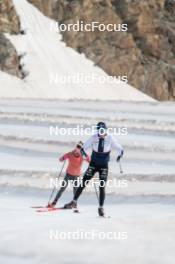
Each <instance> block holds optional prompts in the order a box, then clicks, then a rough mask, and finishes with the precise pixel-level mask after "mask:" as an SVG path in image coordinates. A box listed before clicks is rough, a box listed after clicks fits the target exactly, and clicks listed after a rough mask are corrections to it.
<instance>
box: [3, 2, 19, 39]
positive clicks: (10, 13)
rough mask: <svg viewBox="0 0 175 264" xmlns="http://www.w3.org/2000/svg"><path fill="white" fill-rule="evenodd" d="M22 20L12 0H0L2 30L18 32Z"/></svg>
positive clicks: (12, 32)
mask: <svg viewBox="0 0 175 264" xmlns="http://www.w3.org/2000/svg"><path fill="white" fill-rule="evenodd" d="M19 31H20V21H19V18H18V15H17V14H16V11H15V8H14V6H13V3H12V1H11V0H0V32H7V33H11V34H18V33H19Z"/></svg>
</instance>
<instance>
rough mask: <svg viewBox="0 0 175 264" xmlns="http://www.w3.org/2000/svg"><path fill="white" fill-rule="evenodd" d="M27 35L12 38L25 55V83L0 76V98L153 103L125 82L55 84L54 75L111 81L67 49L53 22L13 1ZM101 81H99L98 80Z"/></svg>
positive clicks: (91, 64)
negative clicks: (53, 26)
mask: <svg viewBox="0 0 175 264" xmlns="http://www.w3.org/2000/svg"><path fill="white" fill-rule="evenodd" d="M13 2H14V5H15V7H16V10H17V13H18V14H19V16H20V19H21V25H22V28H23V29H24V30H25V31H26V34H25V35H20V36H8V37H9V38H10V40H11V41H12V42H13V44H14V45H15V47H16V49H17V51H18V53H19V54H21V53H23V52H25V53H26V56H24V59H23V60H24V61H23V63H24V65H25V70H26V71H28V72H29V75H28V77H27V78H26V81H25V83H24V82H23V81H21V80H17V79H16V78H14V77H11V76H9V75H7V74H4V73H2V72H0V97H33V98H59V99H74V98H77V99H93V100H94V99H99V100H124V101H125V100H126V101H130V100H132V101H133V100H134V101H153V99H152V98H150V97H149V96H147V95H145V94H143V93H141V92H139V91H138V90H137V89H135V88H133V87H131V86H129V85H127V84H126V83H124V82H120V83H117V84H116V83H115V84H109V83H106V84H99V81H97V80H96V81H95V82H93V83H91V84H89V83H86V84H85V83H84V82H81V83H79V84H77V83H75V82H74V83H67V84H62V83H53V82H52V83H51V82H50V74H58V75H59V76H60V77H61V76H62V77H63V76H68V75H71V76H77V75H78V74H81V75H84V76H86V77H89V76H92V75H94V76H99V77H107V75H106V73H104V71H103V70H101V69H100V68H98V67H96V66H94V64H93V62H92V61H90V60H88V59H87V58H85V56H84V55H80V54H78V53H77V52H76V51H74V50H73V49H71V48H69V47H66V45H65V43H64V42H62V41H61V35H60V34H58V33H56V32H53V31H51V29H50V25H51V19H49V18H47V17H45V16H44V15H43V14H42V13H40V12H39V11H38V10H37V9H36V8H35V7H34V6H33V5H31V4H29V3H28V2H27V1H26V0H13ZM96 79H98V78H96Z"/></svg>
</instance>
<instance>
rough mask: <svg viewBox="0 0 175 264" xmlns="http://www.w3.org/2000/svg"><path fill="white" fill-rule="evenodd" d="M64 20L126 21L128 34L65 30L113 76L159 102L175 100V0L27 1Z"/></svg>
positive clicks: (70, 39) (68, 40) (66, 36)
mask: <svg viewBox="0 0 175 264" xmlns="http://www.w3.org/2000/svg"><path fill="white" fill-rule="evenodd" d="M28 1H29V2H31V3H33V4H35V5H36V6H37V7H38V8H39V9H40V10H41V11H42V12H43V13H44V14H45V15H47V16H49V17H51V18H54V19H55V20H57V21H59V22H60V23H65V24H68V23H76V22H77V21H78V20H79V21H80V20H82V21H84V22H85V23H88V22H91V21H100V22H102V23H105V24H107V23H127V24H128V31H127V32H117V33H116V32H99V31H95V32H63V33H62V34H63V39H64V41H65V42H66V43H67V45H68V46H70V47H72V48H74V49H76V50H77V51H79V52H83V53H85V54H86V56H87V57H88V58H89V59H91V60H93V61H94V62H95V63H96V64H97V65H99V66H100V67H101V68H102V69H104V70H105V71H106V72H107V73H108V74H109V75H113V76H121V75H125V76H126V75H127V76H128V81H129V83H130V84H132V85H134V86H135V87H136V88H138V89H139V90H141V91H143V92H145V93H147V94H149V95H151V96H153V97H154V98H156V99H158V100H174V99H175V77H174V76H175V1H174V0H142V1H140V0H132V1H131V0H81V1H80V0H71V1H70V0H69V1H68V0H57V1H55V0H49V1H47V0H28Z"/></svg>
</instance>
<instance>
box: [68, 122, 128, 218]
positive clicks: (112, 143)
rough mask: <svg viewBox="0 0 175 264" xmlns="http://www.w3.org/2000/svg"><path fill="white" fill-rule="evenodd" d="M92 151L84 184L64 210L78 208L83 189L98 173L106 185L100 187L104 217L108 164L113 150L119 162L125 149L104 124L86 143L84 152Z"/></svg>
mask: <svg viewBox="0 0 175 264" xmlns="http://www.w3.org/2000/svg"><path fill="white" fill-rule="evenodd" d="M90 148H91V149H92V154H91V161H90V164H89V167H88V169H87V170H86V172H85V174H84V177H83V180H82V183H81V185H80V186H79V187H78V189H77V191H76V193H75V195H74V197H73V200H72V201H71V202H70V203H68V204H65V206H64V208H68V209H69V208H75V207H76V206H77V200H78V198H79V196H80V195H81V193H82V191H83V189H84V188H85V187H86V185H87V183H88V182H89V181H90V180H91V179H92V177H93V176H94V174H95V173H96V172H98V173H99V179H100V181H103V182H104V184H100V186H99V208H98V213H99V215H100V216H104V209H103V204H104V200H105V185H106V181H107V177H108V163H109V160H110V152H111V150H112V149H115V150H116V151H117V161H119V160H120V159H121V157H122V156H123V148H122V146H121V145H120V144H119V143H118V142H117V140H116V139H115V138H114V137H113V136H112V135H110V134H108V133H107V126H106V124H105V123H104V122H99V123H98V124H97V133H96V134H94V135H93V136H91V137H90V138H89V139H88V140H87V141H86V142H85V143H84V151H85V152H86V151H87V150H88V149H90Z"/></svg>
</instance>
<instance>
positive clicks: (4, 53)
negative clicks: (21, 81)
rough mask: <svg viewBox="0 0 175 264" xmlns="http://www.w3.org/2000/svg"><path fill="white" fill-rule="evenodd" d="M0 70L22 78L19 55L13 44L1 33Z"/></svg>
mask: <svg viewBox="0 0 175 264" xmlns="http://www.w3.org/2000/svg"><path fill="white" fill-rule="evenodd" d="M0 70H1V71H4V72H7V73H9V74H12V75H15V76H17V77H20V78H21V77H22V72H21V66H20V63H19V57H18V54H17V52H16V50H15V48H14V47H13V45H12V44H11V42H10V41H9V40H8V39H7V38H6V37H5V36H4V35H3V34H1V33H0Z"/></svg>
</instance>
